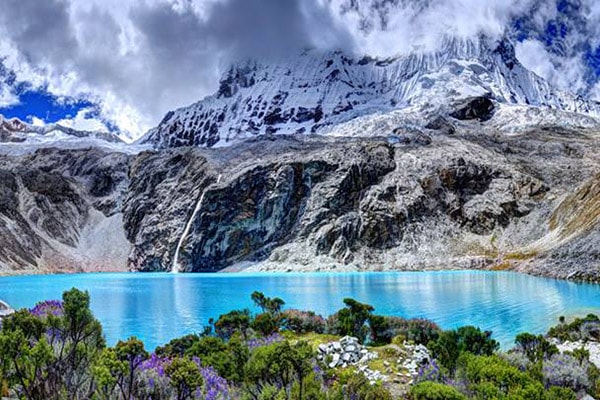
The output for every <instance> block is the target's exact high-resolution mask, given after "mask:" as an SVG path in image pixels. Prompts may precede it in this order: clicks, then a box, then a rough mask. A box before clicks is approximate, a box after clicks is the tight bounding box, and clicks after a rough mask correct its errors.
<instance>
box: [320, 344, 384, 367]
mask: <svg viewBox="0 0 600 400" xmlns="http://www.w3.org/2000/svg"><path fill="white" fill-rule="evenodd" d="M377 357H378V355H377V353H374V352H370V351H369V350H367V348H366V347H364V346H362V345H361V344H360V343H359V342H358V339H357V338H355V337H351V336H344V337H343V338H341V339H340V340H339V341H336V342H330V343H326V344H320V345H319V353H318V355H317V358H318V359H319V361H324V362H326V363H327V366H328V367H329V368H336V367H342V368H346V367H347V366H349V365H357V364H364V363H366V362H368V361H369V360H372V359H374V358H377Z"/></svg>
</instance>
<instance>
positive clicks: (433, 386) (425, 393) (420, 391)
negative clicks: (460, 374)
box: [409, 382, 467, 400]
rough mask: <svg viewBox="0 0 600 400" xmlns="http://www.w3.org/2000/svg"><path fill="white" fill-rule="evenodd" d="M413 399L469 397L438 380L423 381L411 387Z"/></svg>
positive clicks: (443, 399) (411, 397)
mask: <svg viewBox="0 0 600 400" xmlns="http://www.w3.org/2000/svg"><path fill="white" fill-rule="evenodd" d="M409 396H410V399H411V400H466V399H467V398H466V397H465V396H464V395H463V394H461V393H460V392H459V391H458V390H456V389H455V388H453V387H452V386H448V385H444V384H441V383H437V382H421V383H418V384H416V385H414V386H413V387H411V389H410V394H409Z"/></svg>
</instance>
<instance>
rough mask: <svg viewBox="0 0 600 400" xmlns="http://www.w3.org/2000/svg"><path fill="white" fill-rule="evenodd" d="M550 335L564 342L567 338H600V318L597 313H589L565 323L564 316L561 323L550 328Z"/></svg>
mask: <svg viewBox="0 0 600 400" xmlns="http://www.w3.org/2000/svg"><path fill="white" fill-rule="evenodd" d="M548 336H550V337H554V338H557V339H559V340H561V341H563V342H564V341H567V340H570V341H577V340H590V339H594V340H599V339H600V318H599V317H598V316H597V315H595V314H588V315H587V316H586V317H585V318H576V319H575V320H574V321H573V322H571V323H569V324H566V323H564V318H562V319H561V323H560V324H559V325H557V326H554V327H552V328H550V330H549V331H548Z"/></svg>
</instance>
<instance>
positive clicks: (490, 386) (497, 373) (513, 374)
mask: <svg viewBox="0 0 600 400" xmlns="http://www.w3.org/2000/svg"><path fill="white" fill-rule="evenodd" d="M457 377H459V379H461V380H464V381H466V382H467V386H468V390H469V391H470V392H472V393H473V394H474V395H475V398H478V399H479V398H483V399H497V398H505V397H508V398H515V399H517V398H526V399H544V398H545V397H544V396H545V394H544V386H543V385H542V383H541V382H539V381H537V380H535V379H534V378H532V377H531V376H530V375H529V374H527V373H526V372H523V371H520V370H519V369H518V368H516V367H513V366H512V365H510V364H509V363H508V362H507V361H506V360H503V359H502V358H500V357H498V356H475V355H473V354H470V353H464V354H463V355H462V356H461V357H460V359H459V361H458V370H457Z"/></svg>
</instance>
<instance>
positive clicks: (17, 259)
mask: <svg viewBox="0 0 600 400" xmlns="http://www.w3.org/2000/svg"><path fill="white" fill-rule="evenodd" d="M127 165H128V157H127V156H126V155H124V154H118V153H115V154H108V153H104V152H102V151H99V150H92V149H90V150H85V151H72V150H58V149H44V150H40V151H38V152H36V153H35V154H31V155H28V156H25V157H13V156H1V157H0V177H1V179H0V199H1V200H0V243H2V245H1V246H0V272H9V271H16V272H23V273H26V272H28V273H30V272H39V271H74V270H75V271H76V270H106V269H108V270H113V269H122V270H124V269H125V268H126V260H127V256H128V253H129V247H130V245H129V244H128V243H127V242H126V240H125V237H124V235H123V232H124V230H123V224H122V218H121V207H122V206H121V203H122V199H123V196H124V192H125V190H126V189H127V181H126V178H127V176H126V173H127ZM114 244H117V245H118V246H117V247H111V245H114Z"/></svg>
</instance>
